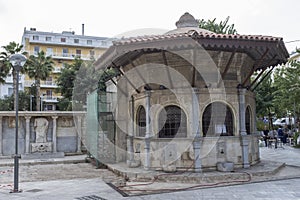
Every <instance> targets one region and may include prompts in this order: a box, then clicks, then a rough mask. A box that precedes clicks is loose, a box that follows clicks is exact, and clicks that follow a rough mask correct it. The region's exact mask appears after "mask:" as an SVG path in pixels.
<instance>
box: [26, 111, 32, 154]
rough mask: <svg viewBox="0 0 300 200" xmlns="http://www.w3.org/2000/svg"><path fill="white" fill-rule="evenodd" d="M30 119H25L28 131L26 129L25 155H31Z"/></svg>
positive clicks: (27, 117)
mask: <svg viewBox="0 0 300 200" xmlns="http://www.w3.org/2000/svg"><path fill="white" fill-rule="evenodd" d="M30 118H31V117H29V116H26V117H25V121H26V129H25V153H26V154H28V153H30Z"/></svg>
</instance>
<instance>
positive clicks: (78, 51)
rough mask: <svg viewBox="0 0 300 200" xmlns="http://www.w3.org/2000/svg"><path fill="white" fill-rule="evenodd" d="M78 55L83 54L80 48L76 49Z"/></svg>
mask: <svg viewBox="0 0 300 200" xmlns="http://www.w3.org/2000/svg"><path fill="white" fill-rule="evenodd" d="M76 56H78V57H80V56H81V50H80V49H76Z"/></svg>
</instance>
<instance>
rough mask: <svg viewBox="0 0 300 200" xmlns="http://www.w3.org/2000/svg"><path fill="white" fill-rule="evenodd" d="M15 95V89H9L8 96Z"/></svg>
mask: <svg viewBox="0 0 300 200" xmlns="http://www.w3.org/2000/svg"><path fill="white" fill-rule="evenodd" d="M13 93H14V89H13V88H8V96H11V95H12V94H13Z"/></svg>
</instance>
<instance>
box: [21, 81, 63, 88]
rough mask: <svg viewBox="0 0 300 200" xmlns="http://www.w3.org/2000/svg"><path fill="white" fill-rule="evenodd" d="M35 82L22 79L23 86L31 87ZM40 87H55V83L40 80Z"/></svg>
mask: <svg viewBox="0 0 300 200" xmlns="http://www.w3.org/2000/svg"><path fill="white" fill-rule="evenodd" d="M34 83H35V81H34V80H29V81H28V80H27V81H24V86H25V87H31V86H32V85H33V84H34ZM40 85H41V88H57V87H58V86H57V84H56V83H55V82H54V81H41V84H40Z"/></svg>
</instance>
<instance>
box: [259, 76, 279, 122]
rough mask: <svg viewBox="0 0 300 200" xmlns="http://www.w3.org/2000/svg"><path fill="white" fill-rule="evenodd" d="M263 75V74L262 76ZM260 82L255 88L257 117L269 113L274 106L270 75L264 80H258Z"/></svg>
mask: <svg viewBox="0 0 300 200" xmlns="http://www.w3.org/2000/svg"><path fill="white" fill-rule="evenodd" d="M262 77H264V75H263V76H262ZM259 81H261V83H260V84H259V86H258V87H257V88H256V91H255V92H256V113H257V115H258V116H259V117H264V116H266V115H269V114H270V113H271V111H272V109H273V108H274V105H273V100H274V88H273V86H272V79H271V77H270V76H268V77H266V78H265V79H264V80H259Z"/></svg>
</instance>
